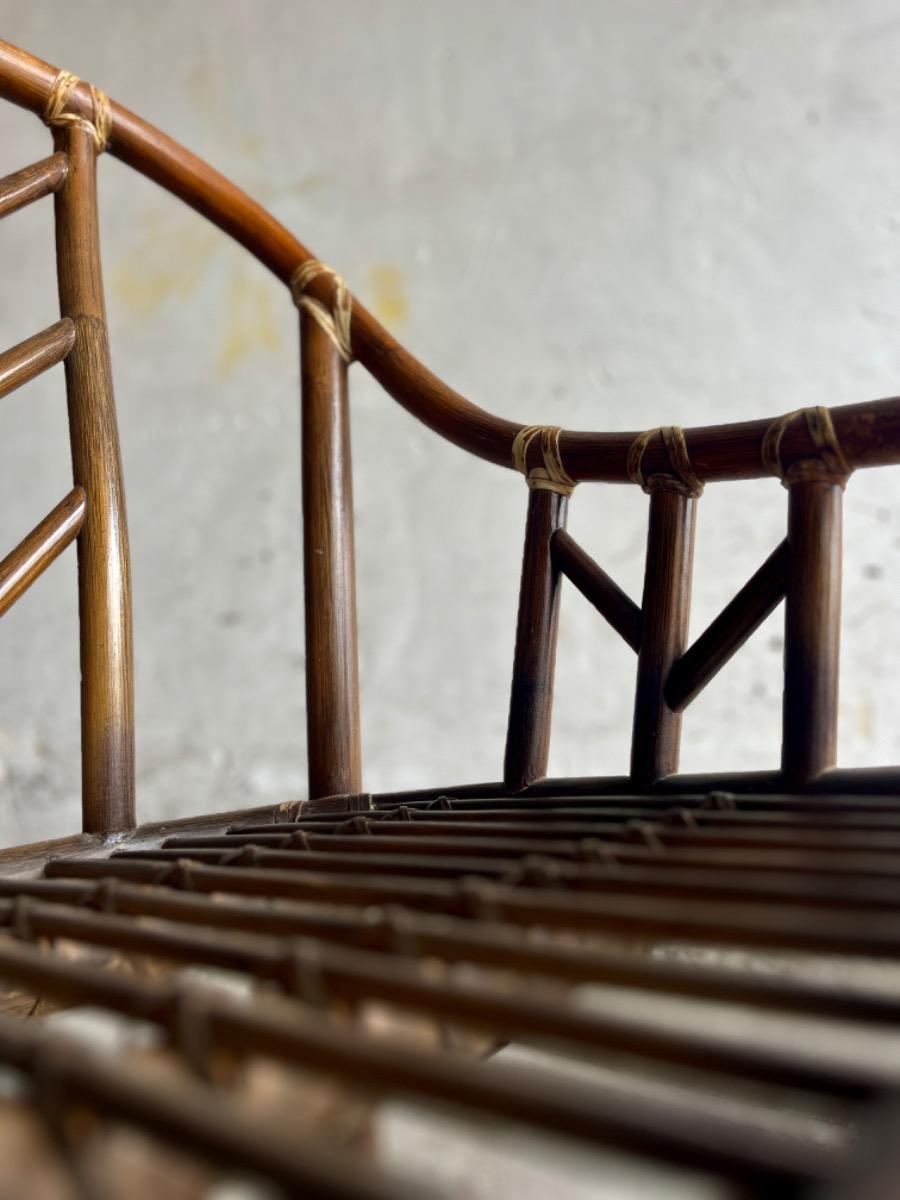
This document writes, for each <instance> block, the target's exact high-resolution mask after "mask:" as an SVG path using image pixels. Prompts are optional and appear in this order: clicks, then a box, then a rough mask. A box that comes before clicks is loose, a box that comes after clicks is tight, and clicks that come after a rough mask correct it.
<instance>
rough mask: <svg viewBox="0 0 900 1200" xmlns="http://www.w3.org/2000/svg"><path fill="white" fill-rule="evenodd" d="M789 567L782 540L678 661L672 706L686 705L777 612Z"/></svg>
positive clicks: (669, 691)
mask: <svg viewBox="0 0 900 1200" xmlns="http://www.w3.org/2000/svg"><path fill="white" fill-rule="evenodd" d="M787 568H788V544H787V541H783V542H782V543H781V545H780V546H778V547H777V548H776V549H775V550H774V551H773V552H772V553H771V554H770V555H769V557H768V558H767V559H766V561H765V562H764V563H763V565H762V566H761V567H760V568H759V570H758V571H756V572H755V573H754V574H753V575H752V576H751V578H750V579H748V580H747V582H746V583H745V584H744V586H743V587H742V588H741V590H740V591H739V592H738V593H737V595H736V596H735V597H734V599H733V600H731V601H729V603H728V604H726V605H725V607H724V608H723V609H722V611H721V612H720V613H719V615H718V616H717V617H716V618H715V620H714V621H713V622H712V624H711V625H710V626H709V627H708V628H707V629H706V630H705V631H704V632H703V633H701V635H700V636H699V637H698V638H697V640H696V641H695V642H694V644H693V645H692V646H689V647H688V649H687V650H685V652H684V654H682V655H681V657H680V658H679V659H678V660H677V661H676V663H675V665H674V666H673V667H672V670H671V671H670V672H669V678H668V680H667V681H666V700H667V701H668V703H669V706H670V708H672V709H674V711H675V712H681V711H682V709H684V708H687V706H688V705H689V704H690V702H691V701H692V700H694V699H695V698H696V697H697V696H698V695H699V694H700V692H701V691H702V690H703V689H704V688H705V687H706V685H707V684H708V683H709V682H710V680H712V679H714V678H715V676H716V675H717V674H718V673H719V671H721V669H722V668H723V667H724V666H725V664H726V663H727V662H728V661H729V660H730V659H731V658H733V656H734V655H735V654H736V653H737V652H738V650H740V648H741V646H743V644H744V643H745V642H746V641H747V639H748V638H749V637H751V635H752V634H753V633H755V632H756V630H757V629H758V628H759V627H760V625H762V623H763V621H765V619H766V618H767V617H768V616H770V615H771V614H772V613H773V612H774V611H775V609H776V608H777V607H778V605H779V604H780V603H781V601H782V600H783V599H784V597H785V593H786V591H787Z"/></svg>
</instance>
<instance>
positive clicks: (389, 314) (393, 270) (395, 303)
mask: <svg viewBox="0 0 900 1200" xmlns="http://www.w3.org/2000/svg"><path fill="white" fill-rule="evenodd" d="M369 295H370V296H371V303H372V311H373V312H374V314H375V316H376V317H377V318H378V320H379V321H383V322H384V324H385V325H387V326H388V328H389V329H397V328H398V327H399V326H401V325H403V324H404V322H405V321H406V314H407V312H408V311H409V302H408V299H407V295H406V280H405V279H404V277H403V272H402V271H401V270H400V268H399V267H395V266H392V265H391V264H390V263H378V264H377V265H376V266H374V267H370V268H369Z"/></svg>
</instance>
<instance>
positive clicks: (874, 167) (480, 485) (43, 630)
mask: <svg viewBox="0 0 900 1200" xmlns="http://www.w3.org/2000/svg"><path fill="white" fill-rule="evenodd" d="M3 8H4V9H5V11H4V13H3V16H4V21H3V32H4V36H5V37H7V38H9V39H10V40H11V41H13V42H16V43H18V44H20V45H22V46H24V47H26V48H28V49H31V50H32V51H33V52H35V53H37V54H39V55H41V56H43V57H45V58H47V59H49V60H50V61H52V62H56V63H58V64H61V65H64V66H65V67H67V68H68V69H70V70H74V71H77V72H78V73H79V74H81V75H82V76H84V77H85V78H88V79H91V80H93V81H95V82H97V83H98V84H100V85H101V86H103V87H104V88H105V89H106V90H108V91H109V92H110V93H111V94H112V95H113V96H114V97H115V98H116V99H118V100H120V101H121V102H123V103H124V104H126V105H128V106H129V107H131V108H133V109H135V110H136V111H138V112H139V113H141V114H142V115H143V116H145V117H147V118H148V119H149V120H151V121H153V122H155V123H156V124H158V125H160V126H161V127H162V128H164V129H166V130H169V131H172V132H173V133H175V134H176V135H177V136H178V137H179V138H180V139H181V140H182V141H184V142H185V143H186V144H187V145H188V146H190V147H191V148H192V149H195V150H197V151H198V152H200V153H201V154H202V155H203V156H204V157H206V158H207V159H209V160H210V161H211V162H213V163H214V164H216V165H217V166H218V167H219V168H220V169H222V170H223V171H224V172H225V173H226V174H228V175H230V176H231V177H232V178H234V179H235V180H236V181H237V182H239V183H240V184H242V185H243V186H244V187H245V188H246V189H247V190H248V191H249V192H250V193H251V194H253V195H254V196H256V197H258V198H259V199H260V200H261V201H262V202H263V203H264V204H266V205H268V206H269V207H270V208H271V209H272V211H273V212H275V213H276V214H277V215H278V216H279V217H280V218H281V219H282V220H283V221H285V222H286V223H287V224H288V225H289V226H290V227H291V228H292V229H294V230H295V231H296V232H297V233H298V234H299V235H300V236H301V237H302V238H303V239H304V240H305V241H306V242H307V244H308V245H310V246H311V248H312V249H313V250H314V252H315V253H316V254H317V255H318V256H319V257H321V258H323V259H325V260H326V261H328V262H331V263H332V264H334V265H335V266H336V267H337V268H338V269H339V270H340V271H341V272H342V273H343V274H344V275H345V277H346V278H347V279H348V281H349V282H350V284H351V286H352V287H353V288H354V289H355V290H356V291H357V292H358V293H359V295H360V296H361V297H362V298H363V299H364V300H365V301H366V303H367V304H369V305H370V306H371V307H372V308H373V309H374V311H375V312H376V313H377V314H378V315H379V316H380V317H381V319H382V320H384V322H385V323H386V324H387V325H388V327H389V328H390V329H392V331H394V332H395V333H396V334H397V335H398V336H399V337H400V338H401V339H402V340H403V341H404V342H405V343H406V344H407V345H408V346H409V347H410V349H412V350H413V351H414V352H415V353H416V354H417V355H419V356H420V357H421V358H422V359H423V360H424V361H425V362H427V363H428V364H429V365H430V366H431V367H432V368H433V369H435V370H436V371H437V372H438V373H439V374H440V375H442V376H443V377H444V378H445V379H447V380H448V382H450V383H452V384H453V385H454V386H456V387H458V388H459V389H460V390H462V391H463V392H464V393H466V394H467V395H470V396H471V397H472V398H473V399H475V400H477V401H478V402H480V403H482V404H484V405H485V406H486V407H488V408H490V409H492V410H494V411H496V412H498V413H502V414H503V415H505V416H508V417H512V418H516V419H519V420H522V421H529V422H533V421H543V422H555V423H558V424H562V425H566V426H570V427H575V428H594V429H633V428H642V427H647V426H651V425H657V424H660V423H664V422H665V423H669V422H676V423H680V424H685V425H686V424H693V423H701V422H707V421H719V420H723V419H735V420H738V419H742V418H750V417H760V416H765V415H769V414H774V413H776V412H781V411H784V410H786V409H789V408H794V407H797V406H800V405H804V404H814V403H824V404H836V403H846V402H850V401H858V400H866V399H871V398H875V397H879V396H885V395H890V394H892V393H896V392H897V391H900V387H898V379H900V337H898V334H900V160H898V152H897V146H898V141H897V129H898V127H900V75H898V73H897V71H896V61H897V56H898V53H900V10H898V7H897V5H896V3H891V2H890V0H860V2H858V3H855V4H852V5H851V4H847V3H845V2H844V0H782V2H779V3H776V2H774V0H767V2H764V3H761V2H760V0H738V2H734V0H733V2H730V3H721V2H718V0H692V2H691V3H681V2H677V0H670V2H663V0H655V2H651V0H629V2H628V3H625V2H624V0H619V2H618V3H616V2H614V0H605V2H599V0H598V2H593V3H591V2H588V0H582V2H580V3H572V2H564V0H557V2H555V3H553V4H550V3H537V2H535V0H529V2H525V0H494V2H490V3H485V2H484V0H481V2H478V0H454V2H453V3H450V2H449V0H448V2H446V3H434V2H428V0H425V2H420V0H377V2H373V0H352V2H348V0H337V2H335V3H332V4H327V5H326V4H313V3H293V4H291V3H284V2H281V3H264V2H263V3H249V2H246V3H241V2H239V0H220V2H217V3H214V2H212V0H191V2H190V3H184V2H183V0H182V2H181V3H175V2H174V0H156V2H155V3H154V5H152V6H148V5H144V4H122V3H116V4H114V3H112V2H111V0H81V3H79V4H78V5H75V6H73V5H71V4H63V3H62V2H61V0H42V2H41V3H40V4H38V3H32V4H27V5H26V4H18V5H12V4H10V3H9V0H7V3H6V4H5V5H4V6H3ZM0 133H2V154H0V158H2V163H0V170H2V171H3V172H5V171H9V170H13V169H15V168H17V167H19V166H21V165H22V164H24V163H25V162H28V161H31V160H33V159H35V158H37V157H39V156H40V155H42V154H44V153H46V152H47V146H48V141H49V139H48V135H47V133H46V131H45V130H44V129H43V128H42V126H41V125H40V123H39V122H38V121H37V120H36V119H35V118H34V117H31V116H30V115H28V114H25V113H21V112H19V111H17V110H12V109H7V108H6V107H5V106H4V108H3V111H2V112H0ZM101 175H102V196H103V201H102V203H103V220H104V228H105V234H104V238H105V240H104V260H105V271H106V284H107V300H108V306H109V311H110V322H111V334H112V344H113V354H114V367H115V377H116V385H117V393H118V400H119V411H120V417H121V429H122V439H123V448H124V459H125V470H126V476H127V483H128V497H129V517H130V522H131V534H132V546H133V553H134V577H135V607H136V638H137V717H138V768H139V781H138V782H139V804H140V813H141V816H142V817H143V818H145V819H152V818H160V817H163V816H169V815H173V814H176V813H188V812H197V811H201V810H212V809H218V808H225V807H231V806H237V805H242V804H259V803H264V802H268V801H272V800H277V799H284V798H289V797H297V796H300V795H302V794H303V791H304V778H305V757H304V756H305V749H304V713H303V669H304V659H303V637H302V623H301V611H300V569H299V552H300V529H299V519H298V492H299V460H298V448H297V443H298V413H297V380H298V366H297V346H296V341H297V338H296V317H295V313H294V311H293V309H292V307H291V305H290V302H289V300H288V298H287V296H286V294H285V293H284V292H283V290H282V289H281V288H280V286H279V285H276V284H275V283H274V282H273V281H272V280H271V279H270V278H268V276H267V275H266V273H265V272H264V271H263V270H262V268H260V267H259V266H258V265H256V264H255V263H254V262H253V261H251V260H250V259H249V258H248V257H247V256H246V255H245V254H244V253H243V252H242V251H240V250H239V249H237V248H235V247H233V246H231V245H229V244H228V242H227V241H226V240H225V239H224V238H223V237H221V236H220V235H218V234H217V233H216V232H215V231H213V230H211V229H210V228H208V227H207V226H206V225H205V224H204V222H203V221H202V220H201V219H200V218H199V217H197V216H195V215H194V214H192V213H191V212H189V211H187V210H185V209H184V208H182V207H181V206H180V205H179V204H178V203H177V202H176V201H174V200H172V199H170V198H168V197H167V196H165V195H163V194H162V193H161V192H159V191H158V190H157V189H156V188H154V186H153V185H152V184H149V183H147V182H146V181H144V180H143V179H141V178H140V177H138V176H136V175H134V174H133V173H132V172H131V171H129V170H128V169H127V168H125V167H124V166H122V165H120V164H118V163H117V162H115V161H113V160H111V159H110V160H104V161H103V163H102V165H101ZM50 230H51V224H50V208H49V206H48V205H47V204H46V203H45V204H44V205H42V206H40V207H39V208H36V209H32V210H29V211H28V212H26V213H25V214H20V215H19V216H17V217H15V218H13V219H12V220H11V221H7V222H4V224H3V226H2V227H0V262H2V264H3V278H4V281H5V283H6V285H7V286H6V287H5V288H4V289H3V294H2V297H0V327H2V330H3V338H2V340H3V343H4V344H12V343H13V342H15V341H18V340H19V339H20V338H23V337H25V336H27V335H28V334H30V333H31V332H33V331H34V330H36V329H38V328H41V327H43V326H44V325H47V324H49V323H50V322H51V321H52V320H53V319H54V318H55V316H56V311H57V310H56V300H55V293H54V282H53V268H52V256H51V243H50ZM352 397H353V422H354V453H355V459H356V467H357V475H356V480H357V485H356V486H357V491H356V504H357V520H358V549H359V574H360V608H361V639H362V646H361V653H362V661H361V670H362V688H363V732H364V739H365V744H364V751H365V756H366V762H367V772H366V783H367V786H369V787H371V788H385V787H392V786H397V787H400V786H407V785H416V784H426V783H432V782H438V783H439V782H448V783H449V782H451V781H463V780H477V779H491V778H496V777H497V776H498V774H499V770H500V762H501V755H502V741H503V731H504V723H505V717H506V706H507V699H508V681H509V671H510V663H511V655H512V642H513V628H514V624H513V622H514V611H515V602H516V592H517V574H518V562H519V555H520V551H521V537H522V527H523V516H524V508H525V489H524V486H523V485H522V483H521V481H520V480H518V479H517V478H516V477H514V476H513V475H511V474H509V473H506V472H503V471H500V470H498V469H496V468H493V467H490V466H488V465H486V464H483V463H480V462H477V461H475V460H473V459H470V458H468V457H467V456H465V455H463V454H461V453H460V452H458V451H456V450H455V449H453V448H452V447H450V446H448V445H446V444H443V443H442V442H440V441H439V440H437V439H436V438H435V437H434V436H432V435H431V434H430V433H429V432H428V431H427V430H425V429H424V428H422V427H420V426H419V425H418V424H417V423H416V422H415V421H413V420H412V419H411V418H410V417H408V416H407V415H406V414H405V413H404V412H403V411H402V410H400V409H398V408H397V407H396V406H395V405H394V404H393V403H392V402H391V401H390V400H389V399H387V398H386V397H385V396H384V395H383V394H382V393H380V391H379V389H378V388H377V387H376V386H375V385H374V384H372V383H371V382H370V381H369V380H368V379H367V378H366V377H365V376H364V374H363V372H362V371H361V370H360V369H359V368H355V369H354V371H353V379H352ZM69 479H70V467H69V462H68V446H67V439H66V430H65V419H64V400H63V389H62V375H61V372H59V371H56V372H54V373H53V375H52V376H51V377H48V378H45V379H43V380H41V381H39V382H38V383H35V384H32V385H30V386H29V387H28V388H27V389H25V390H24V391H22V392H20V393H18V394H16V395H15V396H14V397H12V398H9V399H8V400H6V401H4V405H3V413H2V438H0V535H2V546H3V548H4V549H5V548H6V547H8V546H12V545H13V544H14V543H15V542H16V541H17V540H18V539H19V537H20V536H22V534H24V532H25V531H26V530H27V529H29V528H31V526H32V525H33V524H34V523H35V522H36V521H37V519H38V518H39V517H41V516H42V515H43V514H44V512H46V511H47V510H48V509H49V508H50V507H51V506H52V505H53V504H54V503H55V502H56V500H57V499H58V498H59V497H60V496H61V495H62V494H63V493H64V492H65V491H66V490H67V488H68V480H69ZM898 497H900V471H881V472H870V473H869V474H868V475H861V476H859V477H857V478H856V479H854V480H853V481H852V484H851V486H850V488H849V489H848V493H847V508H848V513H847V542H848V545H847V567H846V591H845V622H844V633H845V659H844V664H845V665H844V673H843V705H844V707H843V715H842V723H841V757H842V761H843V762H844V763H845V764H847V765H851V764H859V763H867V762H887V761H891V760H896V759H897V757H898V750H900V747H898V733H897V726H896V723H895V720H894V713H895V710H896V708H897V706H898V703H900V683H898V682H897V680H898V679H900V674H898V672H897V668H898V666H900V646H898V645H897V644H896V643H897V639H896V637H895V636H894V630H895V627H896V621H897V616H898V608H900V600H898V586H897V585H898V582H900V572H898V570H897V568H896V566H895V563H894V559H895V556H896V550H897V547H898V546H900V513H898V505H897V500H898ZM645 513H646V500H645V498H644V497H643V496H642V495H641V494H640V493H638V492H636V490H633V489H626V488H614V487H611V488H600V487H593V488H591V487H583V488H581V489H579V492H578V493H577V495H576V497H575V501H574V505H573V512H572V518H571V528H572V529H573V531H574V533H575V534H576V536H578V537H579V538H580V539H581V540H582V541H583V543H584V544H585V546H586V547H587V548H588V549H589V550H590V551H591V552H592V553H593V554H594V555H595V556H596V557H597V558H598V559H599V560H600V561H601V562H602V563H603V564H604V566H605V567H606V568H607V569H608V570H609V571H610V572H612V573H613V574H615V575H616V576H617V577H618V578H619V579H620V581H621V582H622V583H623V584H624V585H625V586H626V587H628V588H629V589H630V590H631V591H632V594H633V595H635V596H636V597H637V596H639V588H640V571H641V558H642V542H643V531H644V520H645ZM784 513H785V505H784V495H783V493H782V491H781V489H780V488H779V487H778V485H777V484H776V483H775V482H774V481H772V482H765V481H764V482H760V483H756V484H752V485H749V484H748V485H740V486H738V485H730V486H728V487H721V486H716V487H710V488H709V489H708V490H707V493H706V496H705V497H704V500H703V502H702V505H701V511H700V521H699V545H698V561H697V576H696V584H695V609H694V619H693V624H692V629H693V631H694V632H695V633H696V632H698V631H699V630H700V629H701V628H702V627H703V626H704V625H705V623H706V622H707V621H708V620H709V619H710V617H711V616H712V615H713V614H714V613H715V611H716V610H717V609H718V608H719V607H720V606H721V604H722V603H723V602H724V601H725V600H726V599H727V598H728V597H729V595H730V594H731V593H732V592H733V591H734V590H735V588H736V587H737V586H739V585H740V583H741V582H743V580H744V578H745V577H746V576H747V575H748V574H749V573H750V572H751V571H752V570H753V569H754V568H755V566H756V565H757V564H758V563H759V562H760V561H761V560H762V558H763V557H764V556H765V555H766V554H767V553H768V552H769V550H770V549H771V548H772V547H773V546H774V545H775V544H776V542H777V541H778V540H779V539H780V538H781V537H782V536H783V529H784ZM75 639H76V620H75V577H74V556H73V555H72V554H69V555H68V556H67V557H66V558H65V560H63V561H61V562H60V563H58V564H57V565H56V566H55V567H54V568H53V570H52V572H51V573H50V574H49V575H48V576H47V577H45V578H44V579H43V580H42V581H41V583H40V584H39V586H38V587H36V588H35V589H34V591H33V592H32V593H31V594H30V596H29V597H28V598H27V599H26V600H25V601H24V602H23V603H21V604H20V605H19V606H17V607H16V608H15V609H14V610H12V611H11V612H10V614H9V615H8V616H7V617H6V618H5V619H4V621H3V622H2V625H0V681H2V687H0V838H2V841H4V842H8V841H12V840H21V839H31V838H36V837H39V836H46V835H48V834H50V833H64V832H68V831H72V830H74V829H75V828H77V825H78V780H79V775H78V770H79V769H78V757H77V747H78V728H77V716H76V709H77V659H76V649H75ZM780 660H781V631H780V623H779V620H778V617H777V616H776V617H775V618H774V619H773V620H772V621H771V622H770V623H769V624H768V625H767V626H766V627H765V628H764V629H763V630H761V631H760V633H759V634H758V635H757V637H756V638H755V640H754V642H753V643H752V645H751V646H750V647H748V649H747V650H746V651H745V652H744V654H743V655H742V656H741V657H740V658H739V659H737V660H736V661H735V662H734V663H733V664H732V665H731V666H730V667H729V668H728V670H727V671H726V672H725V673H723V675H722V676H721V677H720V678H719V679H718V680H717V681H716V682H715V683H714V684H713V685H712V686H711V687H710V688H709V690H708V692H707V693H706V694H705V695H704V696H703V697H702V698H701V699H700V700H699V701H698V702H697V703H696V705H695V706H694V708H693V709H692V710H691V712H690V714H689V716H688V719H687V721H686V727H685V746H684V754H683V765H684V767H685V768H686V769H715V768H719V767H723V768H724V767H736V768H749V767H755V766H760V767H762V766H766V765H770V764H774V763H775V762H776V761H777V756H778V744H779V711H778V710H779V702H780V671H779V668H780ZM633 671H634V662H633V656H632V654H631V652H630V651H629V650H627V649H626V648H625V647H624V645H623V644H621V643H618V642H617V641H616V639H615V637H614V635H612V634H611V633H609V632H608V631H607V630H606V629H605V628H604V627H603V626H602V623H601V622H600V620H599V619H598V618H597V617H596V615H595V614H594V613H593V611H592V610H591V609H590V608H589V606H588V605H587V604H586V603H585V602H584V601H583V600H582V599H581V598H580V597H579V596H578V595H577V594H576V593H574V591H573V592H571V593H569V594H567V595H566V597H565V602H564V606H563V620H562V634H561V645H560V662H559V674H558V692H557V695H558V700H557V708H556V715H555V737H554V743H553V750H552V762H551V766H552V769H553V771H554V773H578V772H609V771H617V770H620V769H622V768H623V767H624V765H625V763H626V762H627V734H628V728H629V724H630V704H631V688H632V682H633Z"/></svg>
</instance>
